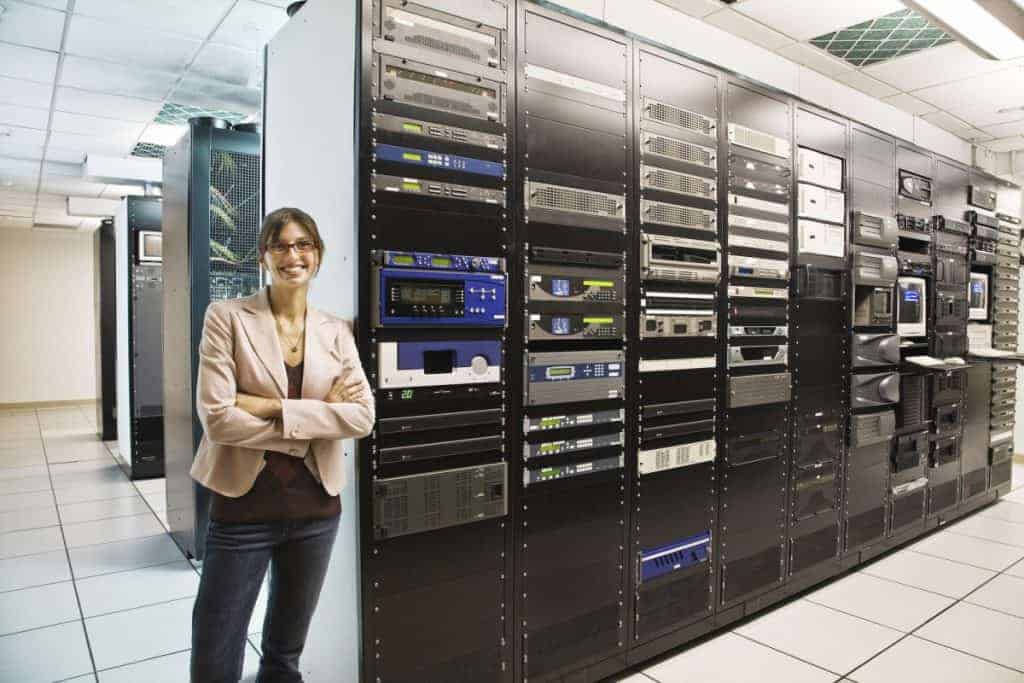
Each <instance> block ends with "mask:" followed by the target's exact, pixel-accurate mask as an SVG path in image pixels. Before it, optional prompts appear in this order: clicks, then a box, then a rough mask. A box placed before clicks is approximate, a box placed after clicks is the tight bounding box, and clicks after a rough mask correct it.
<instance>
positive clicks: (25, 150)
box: [0, 137, 44, 159]
mask: <svg viewBox="0 0 1024 683" xmlns="http://www.w3.org/2000/svg"><path fill="white" fill-rule="evenodd" d="M43 149H44V148H43V146H42V145H24V144H21V143H19V142H5V138H2V137H0V156H5V157H11V158H12V159H42V158H43Z"/></svg>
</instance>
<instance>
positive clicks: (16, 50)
mask: <svg viewBox="0 0 1024 683" xmlns="http://www.w3.org/2000/svg"><path fill="white" fill-rule="evenodd" d="M56 73H57V53H56V52H47V51H45V50H36V49H35V48H31V47H21V46H20V45H8V44H7V43H0V76H9V77H11V78H23V79H25V80H26V81H38V82H40V83H52V82H53V77H54V75H56Z"/></svg>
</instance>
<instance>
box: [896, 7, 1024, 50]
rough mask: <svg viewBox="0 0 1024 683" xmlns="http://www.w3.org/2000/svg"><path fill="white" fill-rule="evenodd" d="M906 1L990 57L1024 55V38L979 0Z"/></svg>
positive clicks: (974, 48)
mask: <svg viewBox="0 0 1024 683" xmlns="http://www.w3.org/2000/svg"><path fill="white" fill-rule="evenodd" d="M906 4H907V5H908V6H910V7H913V8H914V9H916V10H918V11H919V12H921V13H922V14H924V15H925V16H926V17H928V19H930V20H932V21H933V22H934V23H936V24H939V25H940V26H941V27H942V28H943V29H945V30H946V32H947V33H950V34H952V35H954V36H956V37H958V38H959V39H960V40H962V41H963V42H964V43H966V44H967V46H968V47H969V48H971V49H972V50H974V51H975V52H977V53H978V54H980V55H982V56H983V57H986V58H988V59H1000V60H1002V59H1015V58H1017V57H1021V56H1024V40H1022V39H1021V37H1020V36H1019V35H1017V34H1016V33H1014V32H1013V30H1011V29H1010V27H1009V26H1007V25H1006V24H1005V23H1003V21H1002V20H1000V19H999V18H997V17H996V16H995V15H993V14H992V13H991V12H989V11H988V10H987V9H986V8H985V7H984V6H983V5H982V3H980V2H978V0H906Z"/></svg>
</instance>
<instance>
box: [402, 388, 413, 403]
mask: <svg viewBox="0 0 1024 683" xmlns="http://www.w3.org/2000/svg"><path fill="white" fill-rule="evenodd" d="M410 398H412V389H402V400H403V401H404V400H406V399H410Z"/></svg>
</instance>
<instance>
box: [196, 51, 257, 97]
mask: <svg viewBox="0 0 1024 683" xmlns="http://www.w3.org/2000/svg"><path fill="white" fill-rule="evenodd" d="M189 73H190V74H197V75H199V76H202V77H203V78H208V79H212V80H215V81H224V82H226V83H231V84H233V85H239V86H243V87H246V88H259V87H262V84H263V51H262V50H261V51H258V52H251V51H249V50H242V49H241V48H237V47H231V46H229V45H215V44H213V43H208V44H206V45H204V46H203V49H202V50H200V51H199V56H198V57H197V58H196V61H195V62H194V63H193V64H192V68H191V69H189Z"/></svg>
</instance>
